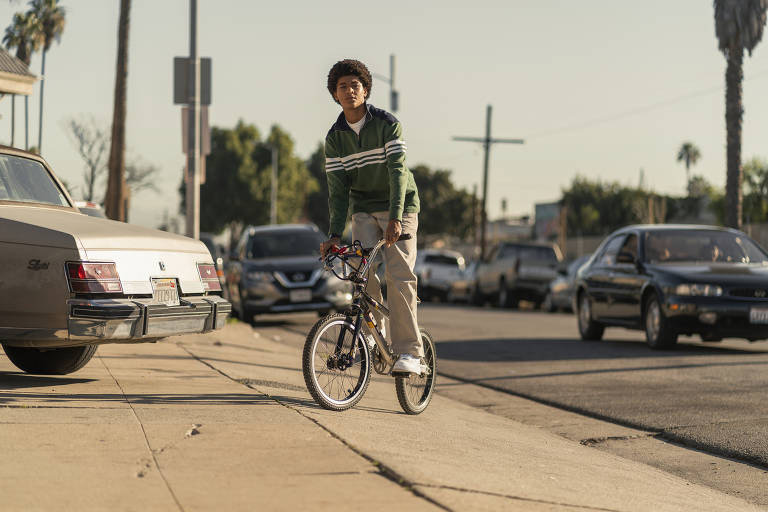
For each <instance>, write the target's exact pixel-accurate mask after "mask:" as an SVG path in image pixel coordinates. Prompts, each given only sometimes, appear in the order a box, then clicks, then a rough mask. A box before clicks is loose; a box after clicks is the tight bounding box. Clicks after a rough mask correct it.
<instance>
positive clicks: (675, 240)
mask: <svg viewBox="0 0 768 512" xmlns="http://www.w3.org/2000/svg"><path fill="white" fill-rule="evenodd" d="M645 260H646V261H648V262H649V263H677V262H723V263H762V264H766V263H768V256H766V254H765V253H764V252H763V251H762V250H761V249H760V248H759V247H758V246H757V244H755V243H754V242H753V241H752V240H750V239H749V238H748V237H747V236H746V235H743V234H739V233H731V232H728V231H709V230H703V229H701V230H669V231H666V230H665V231H649V232H647V233H646V234H645Z"/></svg>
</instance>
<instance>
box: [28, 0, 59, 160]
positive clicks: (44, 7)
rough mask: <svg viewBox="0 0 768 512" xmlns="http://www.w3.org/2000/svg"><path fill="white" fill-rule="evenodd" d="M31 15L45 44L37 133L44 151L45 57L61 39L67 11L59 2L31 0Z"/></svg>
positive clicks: (39, 148) (38, 141)
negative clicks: (54, 43)
mask: <svg viewBox="0 0 768 512" xmlns="http://www.w3.org/2000/svg"><path fill="white" fill-rule="evenodd" d="M29 5H30V7H31V9H30V13H32V14H34V16H35V17H36V18H37V19H38V20H39V22H40V29H41V38H42V42H43V63H42V67H41V69H40V78H41V81H40V125H39V126H38V132H37V148H38V150H40V151H42V149H43V95H44V91H45V82H46V81H47V79H46V76H45V56H46V54H47V53H48V50H49V49H50V48H51V45H52V44H53V42H54V41H59V40H60V39H61V34H62V32H64V24H65V23H66V10H65V9H64V7H62V6H61V5H60V4H59V2H58V0H31V1H30V2H29Z"/></svg>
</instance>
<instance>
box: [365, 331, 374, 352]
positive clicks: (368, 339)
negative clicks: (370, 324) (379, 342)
mask: <svg viewBox="0 0 768 512" xmlns="http://www.w3.org/2000/svg"><path fill="white" fill-rule="evenodd" d="M365 341H366V343H368V348H369V349H370V350H373V348H374V347H375V346H376V340H375V339H373V334H366V335H365Z"/></svg>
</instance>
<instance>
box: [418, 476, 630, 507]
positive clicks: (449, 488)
mask: <svg viewBox="0 0 768 512" xmlns="http://www.w3.org/2000/svg"><path fill="white" fill-rule="evenodd" d="M413 485H417V486H419V487H428V488H430V489H445V490H447V491H457V492H466V493H469V494H482V495H483V496H493V497H496V498H506V499H509V500H513V501H527V502H531V503H542V504H545V505H557V506H559V507H568V508H575V509H579V510H599V511H601V512H620V511H619V510H618V509H614V508H602V507H592V506H590V505H574V504H571V503H562V502H560V501H550V500H540V499H536V498H525V497H523V496H514V495H512V494H502V493H498V492H492V491H481V490H478V489H465V488H463V487H454V486H452V485H436V484H423V483H418V482H417V483H414V484H413Z"/></svg>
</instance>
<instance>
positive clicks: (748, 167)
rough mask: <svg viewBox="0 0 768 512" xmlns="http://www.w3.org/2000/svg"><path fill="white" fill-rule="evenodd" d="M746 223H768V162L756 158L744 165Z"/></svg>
mask: <svg viewBox="0 0 768 512" xmlns="http://www.w3.org/2000/svg"><path fill="white" fill-rule="evenodd" d="M744 188H745V190H744V192H743V194H744V218H743V220H744V222H749V223H752V222H766V221H768V161H766V160H765V159H763V158H757V157H754V158H752V159H751V160H749V161H748V162H746V163H745V164H744Z"/></svg>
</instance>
